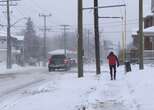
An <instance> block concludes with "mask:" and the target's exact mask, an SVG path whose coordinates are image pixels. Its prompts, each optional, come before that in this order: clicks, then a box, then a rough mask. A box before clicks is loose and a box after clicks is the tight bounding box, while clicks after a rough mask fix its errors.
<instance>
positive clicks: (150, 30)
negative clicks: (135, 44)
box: [132, 26, 154, 37]
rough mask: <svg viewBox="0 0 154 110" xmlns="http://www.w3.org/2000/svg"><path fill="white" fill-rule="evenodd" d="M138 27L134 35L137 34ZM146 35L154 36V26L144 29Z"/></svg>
mask: <svg viewBox="0 0 154 110" xmlns="http://www.w3.org/2000/svg"><path fill="white" fill-rule="evenodd" d="M137 31H138V28H136V29H134V30H133V32H132V35H137ZM143 33H144V35H145V36H151V37H154V26H152V27H148V28H145V29H143Z"/></svg>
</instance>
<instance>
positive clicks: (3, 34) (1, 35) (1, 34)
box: [0, 31, 24, 40]
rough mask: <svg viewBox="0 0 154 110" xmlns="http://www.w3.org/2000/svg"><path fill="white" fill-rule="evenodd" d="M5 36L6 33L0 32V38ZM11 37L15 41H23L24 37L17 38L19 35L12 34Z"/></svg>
mask: <svg viewBox="0 0 154 110" xmlns="http://www.w3.org/2000/svg"><path fill="white" fill-rule="evenodd" d="M6 36H7V33H6V32H3V31H0V37H6ZM11 36H12V37H13V38H16V39H17V40H24V36H19V35H14V34H11Z"/></svg>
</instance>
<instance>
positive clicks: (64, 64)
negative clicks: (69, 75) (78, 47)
mask: <svg viewBox="0 0 154 110" xmlns="http://www.w3.org/2000/svg"><path fill="white" fill-rule="evenodd" d="M70 67H71V63H70V60H69V58H67V57H66V56H65V55H63V54H62V55H52V56H51V57H50V58H49V62H48V70H49V72H51V71H55V70H56V69H64V70H66V71H67V70H69V69H70Z"/></svg>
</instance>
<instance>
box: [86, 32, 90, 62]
mask: <svg viewBox="0 0 154 110" xmlns="http://www.w3.org/2000/svg"><path fill="white" fill-rule="evenodd" d="M87 34H88V36H87V37H88V41H87V42H88V63H90V38H89V37H90V30H88V32H87Z"/></svg>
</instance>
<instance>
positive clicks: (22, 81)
mask: <svg viewBox="0 0 154 110" xmlns="http://www.w3.org/2000/svg"><path fill="white" fill-rule="evenodd" d="M148 68H150V69H151V71H153V70H154V68H153V67H151V66H149V65H148V66H146V69H147V70H146V71H145V72H144V71H141V72H139V71H138V66H136V65H135V66H133V71H132V72H130V73H128V74H125V72H124V67H123V66H120V67H119V68H118V72H117V80H115V81H111V80H110V76H109V70H108V66H107V65H102V74H101V75H99V76H96V75H95V65H86V66H85V67H84V71H85V73H84V77H83V78H80V79H78V78H77V73H76V69H72V70H70V71H68V72H65V71H55V72H50V73H49V72H48V71H47V69H46V68H27V69H24V70H23V72H21V70H20V69H19V70H18V69H16V70H10V71H7V72H6V71H5V73H3V72H1V75H0V97H1V98H0V110H21V109H22V110H23V109H24V110H42V109H44V110H52V109H54V110H68V109H69V110H79V109H80V110H82V108H83V107H85V108H86V110H102V109H105V110H153V109H154V106H153V105H154V102H153V101H152V99H153V98H154V97H153V96H149V95H150V94H152V90H154V86H153V84H152V82H153V81H152V80H150V77H152V76H154V75H153V74H150V75H149V76H147V75H145V74H147V73H148V71H149V69H148ZM88 71H89V72H88ZM137 72H138V73H137ZM2 73H3V74H2ZM139 74H141V76H140V77H137V76H138V75H139ZM134 76H135V77H134ZM143 78H147V80H148V81H147V80H146V81H141V80H142V79H143ZM145 88H146V89H145ZM143 91H144V92H143ZM144 94H147V96H144ZM148 94H149V95H148Z"/></svg>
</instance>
